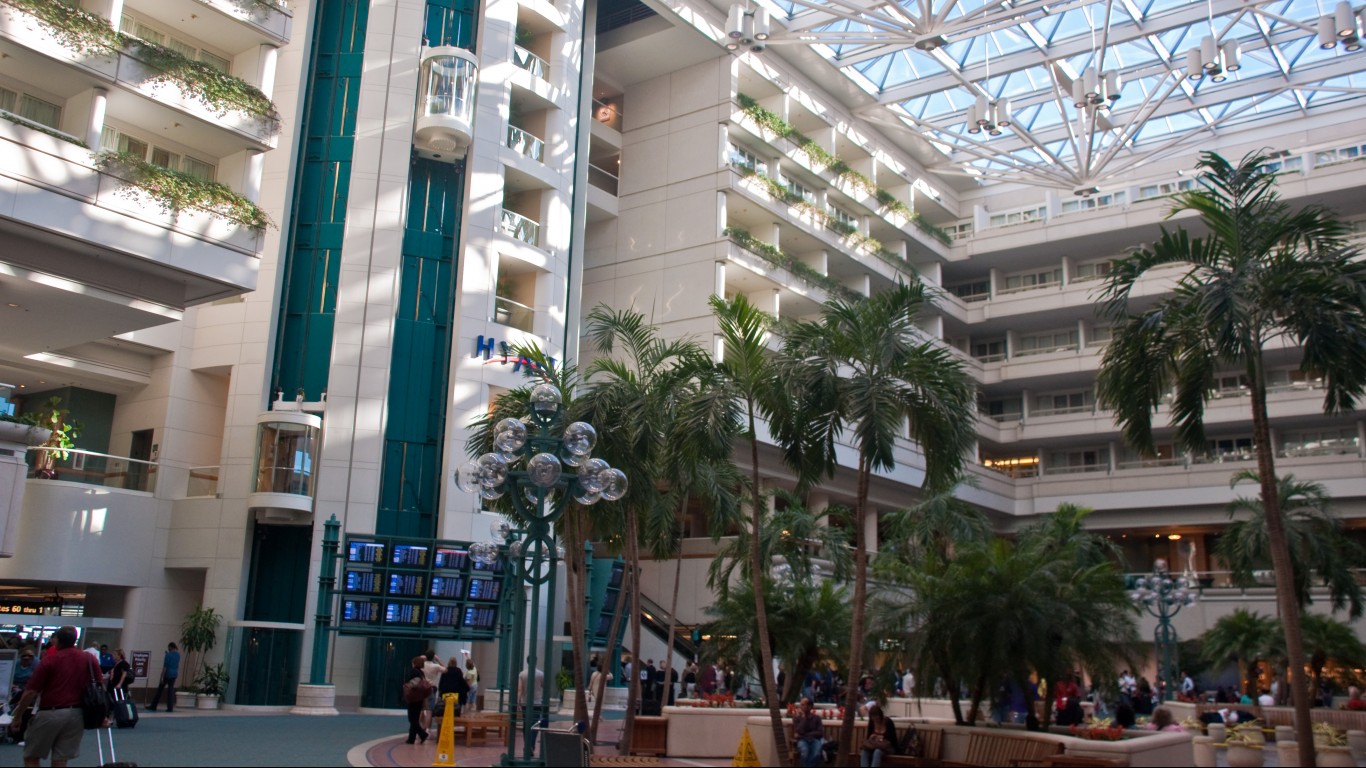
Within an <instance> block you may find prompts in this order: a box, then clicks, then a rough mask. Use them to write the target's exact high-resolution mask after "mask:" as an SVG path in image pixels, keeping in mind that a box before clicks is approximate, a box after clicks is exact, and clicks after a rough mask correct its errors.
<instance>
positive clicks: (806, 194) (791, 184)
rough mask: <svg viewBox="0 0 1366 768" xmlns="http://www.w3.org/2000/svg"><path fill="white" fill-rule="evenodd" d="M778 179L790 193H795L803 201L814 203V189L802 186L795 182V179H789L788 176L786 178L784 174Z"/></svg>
mask: <svg viewBox="0 0 1366 768" xmlns="http://www.w3.org/2000/svg"><path fill="white" fill-rule="evenodd" d="M780 181H781V183H782V185H783V187H784V188H785V189H786V190H787V191H788V192H789V193H790V194H793V195H796V196H797V197H800V198H801V199H803V200H805V201H806V202H808V203H814V202H816V193H815V191H813V190H811V189H810V188H808V187H804V186H802V185H801V184H800V183H798V182H795V181H793V180H792V179H790V178H788V177H786V176H784V177H783V178H782V179H780Z"/></svg>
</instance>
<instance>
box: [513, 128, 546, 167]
mask: <svg viewBox="0 0 1366 768" xmlns="http://www.w3.org/2000/svg"><path fill="white" fill-rule="evenodd" d="M507 144H508V149H511V150H512V151H513V152H516V153H517V154H519V155H521V156H523V157H529V158H531V159H532V160H535V161H536V162H538V163H539V162H541V159H542V158H543V157H544V156H545V142H543V141H541V140H540V139H538V138H536V137H535V136H532V135H531V134H529V133H527V132H526V131H524V130H522V129H521V128H518V127H517V126H515V125H509V126H508V138H507Z"/></svg>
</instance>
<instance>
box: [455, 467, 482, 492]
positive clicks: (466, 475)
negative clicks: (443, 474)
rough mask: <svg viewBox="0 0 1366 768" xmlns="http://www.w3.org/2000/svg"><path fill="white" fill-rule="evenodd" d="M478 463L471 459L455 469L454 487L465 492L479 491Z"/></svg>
mask: <svg viewBox="0 0 1366 768" xmlns="http://www.w3.org/2000/svg"><path fill="white" fill-rule="evenodd" d="M479 473H480V469H479V465H478V464H475V463H474V462H472V461H467V462H465V463H464V464H461V465H460V468H459V469H457V470H455V487H457V488H459V489H460V490H462V491H464V492H465V493H478V492H479Z"/></svg>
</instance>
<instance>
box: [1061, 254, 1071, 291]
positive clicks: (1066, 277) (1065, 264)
mask: <svg viewBox="0 0 1366 768" xmlns="http://www.w3.org/2000/svg"><path fill="white" fill-rule="evenodd" d="M1071 282H1072V260H1071V259H1070V258H1068V257H1066V256H1063V257H1062V284H1063V287H1066V286H1068V285H1070V284H1071Z"/></svg>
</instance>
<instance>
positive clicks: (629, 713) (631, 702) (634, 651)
mask: <svg viewBox="0 0 1366 768" xmlns="http://www.w3.org/2000/svg"><path fill="white" fill-rule="evenodd" d="M636 526H637V523H636V510H635V509H631V508H628V509H627V510H626V579H624V580H623V581H624V582H625V583H624V584H623V589H630V590H631V615H630V621H631V624H630V627H631V679H630V680H627V681H626V719H625V720H623V721H622V726H621V727H622V731H621V741H620V742H619V743H618V744H617V751H618V752H620V753H621V754H623V755H629V754H631V736H632V735H633V732H634V731H635V727H636V704H637V703H638V702H639V701H640V670H641V669H643V668H644V667H643V664H644V662H642V661H641V660H640V539H639V536H638V534H637V531H636ZM627 585H629V586H627Z"/></svg>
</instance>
